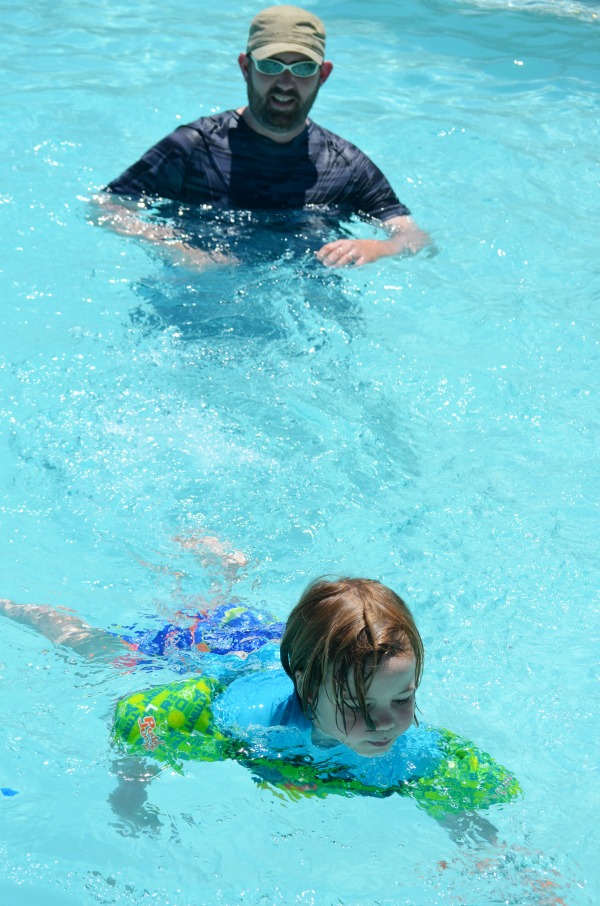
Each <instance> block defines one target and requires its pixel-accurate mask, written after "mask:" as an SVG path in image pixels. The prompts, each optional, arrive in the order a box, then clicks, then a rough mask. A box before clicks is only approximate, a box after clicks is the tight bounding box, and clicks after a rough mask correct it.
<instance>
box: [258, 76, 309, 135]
mask: <svg viewBox="0 0 600 906" xmlns="http://www.w3.org/2000/svg"><path fill="white" fill-rule="evenodd" d="M247 85H248V106H249V107H250V113H251V114H252V116H253V117H254V119H255V120H256V122H257V123H258V124H259V125H260V126H262V127H263V129H269V130H270V131H271V132H290V131H292V130H294V129H297V128H298V126H301V125H303V123H304V122H305V121H306V117H307V116H308V114H309V111H310V108H311V107H312V105H313V104H314V102H315V98H316V96H317V94H318V92H319V85H318V84H317V85H316V86H315V90H314V91H313V93H312V94H311V95H310V96H309V97H307V98H306V100H305V101H304V102H302V101H301V100H300V96H299V95H298V94H297V93H296V92H295V91H277V90H275V89H273V90H272V91H269V92H267V94H266V95H265V96H262V95H259V94H258V92H257V91H256V90H255V88H254V85H253V84H252V79H251V78H250V79H248V82H247ZM273 94H278V95H282V96H285V97H289V98H293V99H294V100H295V101H296V103H295V104H292V105H291V106H290V109H289V110H275V109H273V108H272V107H271V105H270V103H269V100H270V97H271V95H273Z"/></svg>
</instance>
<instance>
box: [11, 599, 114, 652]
mask: <svg viewBox="0 0 600 906" xmlns="http://www.w3.org/2000/svg"><path fill="white" fill-rule="evenodd" d="M0 614H3V615H4V616H5V617H8V618H9V619H11V620H14V621H15V622H16V623H23V624H24V625H25V626H31V627H32V628H33V629H37V631H38V632H40V633H41V634H42V635H43V636H45V637H46V638H47V639H49V640H50V641H51V642H54V644H55V645H65V646H66V647H67V648H72V649H73V651H76V652H77V653H78V654H82V655H85V656H87V657H95V656H96V655H110V656H114V655H123V654H124V653H125V652H126V651H127V647H126V645H125V643H124V642H122V641H121V639H119V638H117V637H116V636H113V635H111V634H110V633H108V632H105V631H104V630H103V629H95V628H94V627H93V626H90V625H89V623H86V622H85V621H84V620H82V619H81V618H80V617H78V616H75V614H73V613H69V612H68V611H66V610H65V611H60V610H54V608H52V607H47V606H45V605H40V604H14V603H13V602H12V601H8V600H7V599H6V598H0Z"/></svg>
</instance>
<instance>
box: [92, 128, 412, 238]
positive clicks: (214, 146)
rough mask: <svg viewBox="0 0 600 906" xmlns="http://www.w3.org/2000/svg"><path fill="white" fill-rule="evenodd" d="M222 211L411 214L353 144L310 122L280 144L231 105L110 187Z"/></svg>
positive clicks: (181, 133)
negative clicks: (320, 210)
mask: <svg viewBox="0 0 600 906" xmlns="http://www.w3.org/2000/svg"><path fill="white" fill-rule="evenodd" d="M106 191H109V192H114V193H117V194H119V195H127V196H133V197H140V196H154V197H156V196H158V197H160V198H168V199H172V200H174V201H178V202H180V203H182V204H186V205H187V204H190V205H210V206H212V207H214V208H218V209H243V210H261V209H262V210H271V211H273V210H280V211H281V210H289V209H300V208H304V207H306V206H311V205H315V206H327V207H330V208H335V209H337V210H338V211H339V212H340V213H344V214H348V215H350V214H358V215H362V216H367V217H373V218H376V219H378V220H381V221H386V220H389V219H391V218H393V217H399V216H403V215H408V214H409V213H410V211H409V210H408V208H407V207H405V205H403V204H402V202H400V201H399V199H398V197H397V195H396V193H395V192H394V190H393V189H392V187H391V186H390V184H389V182H388V181H387V179H386V178H385V176H384V175H383V173H382V172H381V170H379V169H378V167H376V166H375V164H374V163H373V162H372V161H371V160H369V158H368V157H367V156H366V155H365V154H363V152H362V151H360V150H359V149H358V148H357V147H356V146H355V145H352V144H351V143H350V142H348V141H346V140H345V139H343V138H341V137H340V136H338V135H335V134H334V133H333V132H329V131H328V130H327V129H323V128H322V127H321V126H318V125H317V124H316V123H313V122H312V120H311V121H309V123H308V126H307V128H306V129H304V131H303V132H302V133H301V134H300V135H298V136H296V138H294V139H292V140H291V141H290V142H285V143H279V142H275V141H273V140H272V139H270V138H267V137H266V136H264V135H260V134H259V133H258V132H255V131H254V130H253V129H251V128H250V127H249V126H248V125H247V123H246V121H245V120H244V119H243V117H242V116H241V114H240V113H238V112H237V111H235V110H228V111H226V112H225V113H220V114H217V115H216V116H208V117H201V118H200V119H198V120H196V121H195V122H193V123H190V124H189V125H187V126H180V127H179V128H178V129H176V130H175V132H172V133H171V134H170V135H168V136H167V137H166V138H164V139H162V141H160V142H158V144H156V145H154V146H153V147H152V148H150V149H149V150H148V151H147V152H146V153H145V154H144V156H143V157H142V158H141V159H140V160H139V161H138V162H137V163H135V164H133V166H131V167H129V168H128V169H127V170H125V172H124V173H122V174H121V176H119V177H118V178H117V179H115V180H113V181H112V182H111V183H109V185H108V186H107V187H106Z"/></svg>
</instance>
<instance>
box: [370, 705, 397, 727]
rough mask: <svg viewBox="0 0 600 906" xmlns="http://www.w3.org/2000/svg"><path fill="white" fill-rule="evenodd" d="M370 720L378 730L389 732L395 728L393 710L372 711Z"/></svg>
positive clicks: (378, 709)
mask: <svg viewBox="0 0 600 906" xmlns="http://www.w3.org/2000/svg"><path fill="white" fill-rule="evenodd" d="M370 718H371V720H372V721H373V724H374V725H375V729H376V730H389V729H390V728H391V727H393V726H394V715H393V713H392V709H391V708H375V709H374V710H371V713H370Z"/></svg>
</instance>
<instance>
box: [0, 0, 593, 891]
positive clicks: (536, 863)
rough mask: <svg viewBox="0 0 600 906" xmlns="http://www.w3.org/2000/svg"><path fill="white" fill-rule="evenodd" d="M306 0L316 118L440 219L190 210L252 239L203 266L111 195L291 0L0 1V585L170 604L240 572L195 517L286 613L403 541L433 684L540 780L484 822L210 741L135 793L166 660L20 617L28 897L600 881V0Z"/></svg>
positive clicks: (13, 809)
mask: <svg viewBox="0 0 600 906" xmlns="http://www.w3.org/2000/svg"><path fill="white" fill-rule="evenodd" d="M307 5H309V6H310V8H311V9H312V10H314V11H315V12H317V13H318V14H319V15H320V16H322V18H323V19H324V20H325V22H326V24H327V26H328V31H329V35H330V39H329V54H328V55H329V56H330V57H331V59H332V60H333V61H334V64H335V71H334V73H333V75H332V77H331V79H330V80H329V81H328V83H327V85H326V86H324V88H323V90H322V92H321V94H320V96H319V99H318V102H317V104H316V107H315V110H314V114H315V119H316V120H317V121H318V122H320V123H321V124H322V125H324V126H327V127H328V128H330V129H332V130H333V131H336V132H339V133H340V134H342V135H344V136H345V137H346V138H348V139H350V140H352V141H354V142H355V143H356V144H358V145H359V146H360V147H361V148H363V149H364V150H365V151H366V152H367V153H368V154H369V155H370V156H371V157H372V158H373V159H374V160H375V162H376V163H377V164H378V165H379V166H380V167H381V169H382V170H383V171H384V172H385V173H386V174H387V175H388V176H389V178H390V180H391V181H392V183H393V185H394V187H395V188H396V190H397V192H398V195H399V196H400V198H401V199H402V200H403V201H404V202H405V203H406V204H407V205H408V206H409V207H410V208H411V210H412V212H413V215H414V217H415V219H416V220H417V222H418V223H419V224H420V225H421V226H423V227H424V228H425V229H427V230H428V231H429V232H430V233H431V235H432V236H433V237H434V240H435V243H436V246H437V254H436V255H430V254H421V255H419V256H417V257H416V258H414V259H406V260H400V259H398V260H391V259H388V260H383V261H381V262H379V263H378V264H376V265H374V266H371V267H369V268H365V269H360V270H358V269H357V270H354V271H346V272H344V273H338V274H334V273H332V272H331V271H327V272H326V271H323V270H321V269H320V268H319V267H318V266H317V265H316V263H315V262H314V260H313V257H312V253H311V251H310V248H311V243H313V244H314V237H312V236H311V235H310V229H309V228H307V227H306V224H304V225H302V224H299V223H294V224H293V225H291V226H290V225H286V224H282V223H277V222H271V223H264V222H261V220H260V218H252V217H248V216H247V215H242V214H240V215H237V216H234V217H232V218H229V219H227V218H225V221H224V222H223V221H221V222H218V223H213V222H212V221H208V220H207V219H206V218H204V219H202V218H198V217H197V215H196V212H184V215H185V218H186V220H185V222H186V225H187V228H188V229H190V230H192V231H197V232H198V234H199V235H204V236H206V235H207V233H208V234H211V232H212V231H213V230H214V231H215V235H217V237H219V236H224V237H225V238H227V239H228V241H229V240H230V241H232V242H234V243H235V244H236V246H237V248H238V250H240V249H243V255H240V261H241V263H240V264H239V265H238V266H236V267H229V268H222V269H219V268H216V269H214V270H211V271H208V272H205V273H196V272H193V271H192V270H189V269H186V268H184V267H177V266H174V265H173V264H172V263H170V262H169V261H168V259H166V258H164V257H162V256H161V255H160V254H159V253H157V252H156V250H153V249H149V248H146V247H143V246H142V245H140V244H138V243H137V242H136V241H135V240H131V239H126V238H124V237H119V236H116V235H114V234H112V233H110V232H108V231H104V230H102V229H99V228H98V227H94V226H92V225H91V224H90V223H89V220H88V216H89V209H88V206H87V200H88V199H89V198H90V196H91V195H92V194H93V192H94V191H96V190H97V189H98V188H99V187H101V186H102V185H104V184H105V183H106V182H107V181H108V180H110V179H111V178H113V177H114V176H116V175H117V174H118V173H119V172H121V170H123V169H124V168H125V166H127V165H129V164H130V163H132V162H133V161H134V160H135V159H137V158H138V156H139V155H140V154H141V153H142V152H143V151H144V150H145V149H146V148H147V147H148V146H149V145H150V144H152V143H153V142H155V141H156V140H158V139H159V138H161V137H162V136H163V135H165V134H166V133H168V132H169V131H170V130H171V129H172V128H174V126H175V125H176V124H178V123H180V122H187V121H190V120H192V119H194V118H196V117H197V116H199V115H202V114H208V113H211V112H213V111H217V110H224V109H227V108H228V107H232V106H239V105H240V104H242V103H243V102H244V86H243V82H242V78H241V74H240V72H239V70H238V68H237V63H236V57H237V54H238V53H239V52H240V50H243V49H244V43H245V38H246V32H247V25H248V22H249V20H250V19H251V17H252V16H253V15H254V14H255V13H256V12H257V11H258V9H260V4H259V5H257V4H250V3H239V2H233V0H224V2H223V3H221V4H220V6H219V8H218V10H215V11H214V12H213V11H212V10H208V9H207V8H203V7H202V8H201V6H199V5H198V4H197V3H192V2H190V0H172V2H171V3H170V4H167V5H165V4H158V3H154V2H151V0H140V2H137V3H135V4H120V3H118V2H110V0H109V2H104V3H100V2H98V0H87V2H74V0H73V2H67V3H64V4H59V5H49V4H47V3H46V2H42V0H34V2H30V3H28V4H27V6H25V7H24V6H22V5H19V4H16V3H10V2H5V3H2V12H3V21H4V23H5V28H4V45H5V53H4V55H3V60H4V62H3V64H2V84H3V86H4V92H3V93H4V108H5V114H4V123H5V127H4V129H3V132H2V137H1V139H0V141H1V142H2V157H3V162H4V173H5V179H4V180H3V184H2V187H0V212H1V214H2V220H1V222H2V231H3V233H2V236H3V241H2V246H3V250H4V254H3V255H2V263H1V265H0V267H1V272H2V278H3V300H4V304H3V306H2V312H1V313H0V321H1V331H2V338H3V342H2V359H1V366H0V367H1V372H0V414H1V422H0V423H1V426H2V435H1V445H0V462H1V465H2V475H3V479H4V480H3V485H2V493H1V496H0V513H1V518H2V529H3V544H2V547H1V573H2V577H3V580H2V587H1V588H0V596H5V597H11V598H13V599H14V600H16V601H20V602H45V603H50V604H54V605H63V606H66V607H69V608H72V609H73V610H75V611H77V612H78V613H80V614H81V615H82V616H83V617H84V618H85V619H87V620H89V621H90V622H91V623H93V624H94V625H98V626H108V625H110V624H112V623H115V622H118V623H121V624H125V623H131V622H136V623H137V624H138V625H143V624H144V622H145V621H150V620H152V619H153V618H156V617H157V616H160V617H161V618H165V619H171V618H172V617H173V615H174V613H175V612H177V611H178V610H180V609H181V608H185V607H192V608H193V606H194V604H195V603H197V601H198V599H199V598H207V597H208V598H210V599H212V598H216V597H218V596H219V595H221V594H228V593H230V587H229V584H228V583H229V582H230V580H231V579H232V578H233V577H232V575H229V576H225V578H223V577H222V576H221V574H220V573H219V571H218V569H217V565H216V563H215V562H214V561H210V560H207V559H206V558H203V557H201V556H200V555H199V554H198V552H197V550H195V549H193V548H190V547H189V546H187V545H186V544H182V543H181V539H186V538H189V537H190V536H191V535H193V534H194V533H198V532H200V531H205V532H210V533H213V534H215V535H217V536H219V537H221V538H223V539H226V540H227V541H228V542H230V543H231V544H232V545H233V546H235V547H236V548H238V549H240V550H243V551H244V552H245V554H246V555H247V557H248V561H249V562H248V566H247V568H245V569H243V570H240V571H239V573H238V575H237V582H236V585H235V594H236V595H237V596H239V597H240V598H242V599H243V600H245V601H248V602H249V603H250V604H252V605H254V606H256V607H267V608H269V609H270V610H272V611H274V612H275V614H276V615H277V616H279V617H280V618H281V619H285V616H286V615H287V613H288V612H289V610H290V608H291V607H292V606H293V604H294V603H295V600H296V599H297V597H298V595H299V593H300V591H301V590H302V588H303V587H304V585H305V584H306V582H307V581H308V580H309V579H310V578H312V577H314V576H316V575H319V574H322V573H326V572H336V573H340V572H341V573H344V572H347V573H351V574H354V575H367V576H373V577H377V578H379V579H381V580H382V581H384V582H387V583H388V584H390V585H392V586H393V587H394V588H396V589H397V590H398V591H399V592H400V593H402V594H403V595H404V596H405V597H406V599H407V601H408V602H409V604H410V605H411V606H412V608H413V611H414V613H415V616H416V618H417V622H418V624H419V627H420V629H421V632H422V634H423V637H424V641H425V644H426V649H427V661H426V667H425V676H424V681H423V685H422V688H421V690H420V694H419V698H418V704H419V707H420V709H421V715H422V719H423V720H424V721H426V722H430V723H433V724H439V725H442V726H446V727H449V728H451V729H453V730H455V731H456V732H459V733H461V734H463V735H465V736H467V737H469V738H471V739H473V740H474V741H475V742H476V743H477V744H478V745H479V746H480V747H481V748H483V749H484V750H485V751H488V752H490V753H492V754H493V756H494V757H495V758H496V759H497V760H498V761H500V762H501V763H502V764H505V765H507V766H509V767H510V769H511V770H513V771H514V772H515V774H516V775H517V777H518V778H519V780H520V782H521V785H522V787H523V791H524V795H523V798H522V799H520V800H519V801H518V802H516V803H514V804H512V805H510V806H505V807H503V808H496V809H495V810H493V809H492V810H491V811H490V812H488V813H487V815H486V817H487V818H488V820H490V821H491V822H492V823H493V824H494V826H495V827H496V828H497V831H498V833H497V840H496V841H495V842H489V841H485V840H479V841H476V840H474V839H473V837H469V836H468V835H467V837H466V839H464V840H462V842H461V841H460V840H457V839H455V838H453V837H451V836H450V835H449V834H448V833H447V831H446V830H444V829H443V828H442V827H440V826H439V825H437V824H436V823H435V822H434V821H433V820H432V819H430V818H428V817H427V816H426V815H425V814H424V813H423V812H419V810H418V809H417V808H416V806H415V805H414V803H413V802H411V801H410V800H408V799H398V798H391V799H388V800H384V801H383V800H382V801H373V800H367V799H360V798H355V799H342V798H337V797H330V798H328V799H324V800H319V801H317V800H308V799H307V800H300V801H299V802H295V803H293V802H287V801H282V800H279V799H277V798H275V797H274V796H273V795H272V794H270V793H269V792H267V791H261V790H260V789H258V787H256V786H255V784H254V783H253V781H252V779H251V777H250V775H249V773H248V772H246V771H245V770H244V769H243V768H242V767H240V766H239V765H237V764H234V763H229V762H228V763H222V764H191V765H190V766H189V767H186V770H185V772H184V774H183V775H179V774H176V773H172V772H169V771H165V772H163V773H161V775H160V776H159V777H158V778H156V779H155V780H154V781H153V783H152V784H151V786H150V787H149V789H148V791H147V792H148V801H147V803H146V804H145V806H144V809H143V819H142V820H137V821H133V820H131V821H128V820H127V819H126V817H123V810H119V809H118V808H115V802H114V794H115V770H116V769H115V766H114V760H115V753H114V751H113V750H112V749H111V745H110V740H109V726H110V719H111V713H112V709H113V706H114V701H115V699H116V698H117V697H118V696H119V695H122V694H124V693H126V692H129V691H133V690H135V689H137V688H139V687H141V686H143V685H144V683H147V682H148V678H147V676H145V675H143V674H140V673H137V674H136V673H135V672H134V673H127V672H124V671H121V672H118V671H115V670H114V669H109V668H108V667H106V666H101V665H95V666H94V665H91V664H89V663H86V662H84V661H82V660H78V659H77V658H76V657H75V656H74V655H72V654H71V653H69V652H66V651H64V650H62V649H58V648H54V647H53V646H52V645H51V644H50V643H49V642H47V641H45V640H44V639H41V638H40V637H39V636H37V635H36V634H35V633H34V632H32V631H30V630H28V629H25V628H24V627H22V626H19V625H13V624H12V623H10V622H9V621H3V623H2V630H3V636H2V645H1V648H0V676H1V677H2V691H3V696H2V701H3V715H4V718H3V723H4V728H5V745H4V746H3V749H2V753H3V754H2V757H1V759H0V767H1V771H0V786H2V787H4V788H6V789H10V790H15V791H18V792H17V794H16V795H14V796H3V797H0V807H1V808H2V833H1V834H0V901H1V902H3V903H7V904H9V906H13V904H14V906H38V904H40V903H43V904H45V906H87V904H95V903H103V904H127V906H129V904H136V906H137V904H142V903H144V904H145V903H156V904H160V906H201V904H206V906H232V904H238V903H243V904H252V906H254V904H271V903H272V904H292V903H301V904H315V906H329V904H331V906H333V904H336V906H337V904H344V906H358V904H361V906H362V904H369V906H370V904H393V906H400V904H406V906H429V904H437V903H444V904H446V903H453V904H454V903H457V904H468V906H487V904H515V906H529V904H551V903H552V904H563V903H564V904H567V906H588V904H589V906H591V904H595V903H597V902H598V900H599V898H600V884H599V872H598V868H597V852H598V847H599V843H600V840H599V835H598V806H599V802H598V792H597V791H598V757H597V725H598V717H597V707H596V704H597V698H596V697H595V696H596V694H597V693H596V681H597V678H598V671H597V663H598V619H597V612H598V542H597V539H598V505H599V494H598V478H597V475H598V465H599V454H598V421H599V411H600V407H599V400H598V374H599V369H600V345H599V344H600V325H599V322H598V314H597V311H598V303H599V301H600V267H599V265H598V210H599V185H600V165H599V161H598V147H599V144H600V123H599V118H598V101H599V94H600V91H599V74H600V40H599V31H598V29H599V21H600V5H599V4H598V3H595V2H566V0H565V2H554V3H549V2H548V3H527V2H525V0H523V2H513V3H503V2H499V0H489V2H481V3H475V2H472V3H468V2H460V3H459V2H454V0H421V2H417V0H407V2H404V3H402V4H400V3H397V2H391V0H380V2H371V3H369V4H366V3H359V2H345V3H341V2H335V0H319V2H312V3H310V4H307ZM345 229H347V230H349V231H351V232H356V233H360V234H362V235H371V227H368V226H365V225H362V224H359V223H350V224H347V225H346V226H345ZM307 250H308V251H307ZM170 678H174V677H172V675H171V673H170V671H169V670H168V668H165V669H164V671H162V672H161V673H160V674H159V676H158V677H157V676H156V675H154V676H153V677H152V681H153V682H158V681H159V680H164V681H168V679H170Z"/></svg>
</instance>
